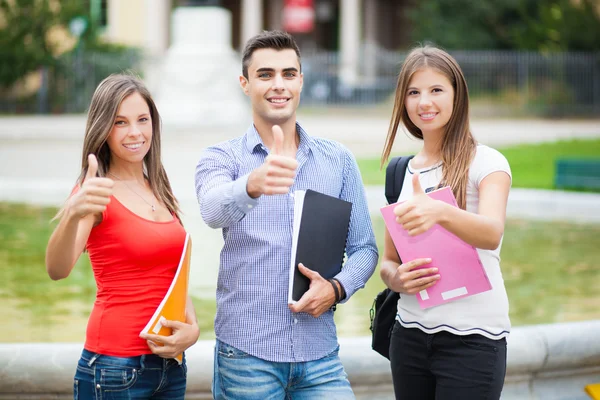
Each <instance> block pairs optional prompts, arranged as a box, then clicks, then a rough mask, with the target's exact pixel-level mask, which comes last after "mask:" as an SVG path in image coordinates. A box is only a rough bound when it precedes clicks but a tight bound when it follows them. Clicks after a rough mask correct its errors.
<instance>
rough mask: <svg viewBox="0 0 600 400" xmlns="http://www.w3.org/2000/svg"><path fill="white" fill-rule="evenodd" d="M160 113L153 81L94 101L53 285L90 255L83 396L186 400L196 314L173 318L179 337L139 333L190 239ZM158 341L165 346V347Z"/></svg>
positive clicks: (124, 84) (106, 84)
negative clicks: (164, 154) (168, 167)
mask: <svg viewBox="0 0 600 400" xmlns="http://www.w3.org/2000/svg"><path fill="white" fill-rule="evenodd" d="M160 128H161V126H160V116H159V114H158V110H157V109H156V106H155V104H154V101H153V100H152V97H151V96H150V93H149V92H148V90H147V89H146V87H145V86H144V84H143V83H142V82H141V81H139V80H138V79H136V78H134V77H132V76H128V75H111V76H109V77H108V78H106V79H105V80H104V81H102V82H101V83H100V84H99V85H98V87H97V88H96V91H95V93H94V95H93V97H92V102H91V104H90V108H89V112H88V119H87V125H86V131H85V138H84V143H83V156H82V168H81V173H80V175H79V179H78V181H77V185H76V187H75V189H74V190H73V193H72V194H71V196H70V197H69V198H68V200H67V202H66V204H65V207H64V208H63V209H62V210H61V211H60V212H59V214H58V215H57V218H60V222H59V224H58V226H57V227H56V229H55V230H54V232H53V233H52V236H51V237H50V240H49V242H48V248H47V251H46V269H47V271H48V274H49V275H50V278H52V279H53V280H58V279H64V278H66V277H68V276H69V273H70V272H71V270H72V269H73V267H74V265H75V263H76V261H77V259H78V258H79V256H80V255H81V254H82V253H83V251H84V250H87V251H88V254H89V257H90V261H91V264H92V269H93V271H94V277H95V279H96V285H97V293H96V301H95V302H94V308H93V310H92V313H91V315H90V319H89V322H88V327H87V334H86V341H85V345H84V349H83V353H82V356H81V358H80V360H79V363H78V365H77V372H76V374H75V381H74V399H106V398H110V399H133V398H135V399H169V400H173V399H183V398H184V394H185V388H186V375H187V366H186V363H185V357H184V359H183V363H182V364H181V365H180V364H179V363H178V362H177V361H175V360H174V359H173V357H175V356H176V355H178V354H181V353H182V352H183V351H184V350H186V349H187V348H189V347H190V346H191V345H193V344H194V343H195V342H196V341H197V340H198V336H199V329H198V323H197V320H196V315H195V310H194V307H193V305H192V302H191V300H190V299H188V302H187V309H186V322H185V323H183V322H178V321H165V322H164V323H163V325H165V326H167V327H170V328H172V329H173V335H172V336H169V337H160V336H156V335H146V334H140V332H141V331H142V329H143V328H144V327H145V325H146V323H147V322H148V321H149V320H150V318H151V317H152V316H153V314H154V311H155V310H156V308H157V307H158V305H159V304H160V302H161V300H162V299H163V297H164V295H165V294H166V293H167V290H168V289H169V286H170V284H171V281H172V279H173V277H174V275H175V272H176V270H177V267H178V264H179V260H180V257H181V253H182V250H183V248H184V244H185V240H186V232H185V230H184V229H183V226H182V224H181V221H180V218H179V205H178V203H177V200H176V199H175V197H174V196H173V192H172V190H171V185H170V183H169V180H168V178H167V175H166V173H165V170H164V168H163V165H162V163H161V142H160ZM155 342H160V343H161V344H162V346H161V345H157V344H156V343H155Z"/></svg>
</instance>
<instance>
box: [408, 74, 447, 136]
mask: <svg viewBox="0 0 600 400" xmlns="http://www.w3.org/2000/svg"><path fill="white" fill-rule="evenodd" d="M404 105H405V107H406V111H407V113H408V117H409V118H410V120H411V121H412V123H413V124H415V125H416V126H417V128H419V129H420V130H421V132H422V133H423V135H424V136H426V135H443V134H444V128H445V127H446V124H447V123H448V121H449V120H450V117H451V116H452V111H453V108H454V88H453V87H452V83H451V82H450V81H449V80H448V78H447V77H446V76H445V75H443V74H441V73H439V72H438V71H436V70H434V69H431V68H425V69H420V70H418V71H416V72H415V73H414V74H413V76H412V77H411V79H410V81H409V83H408V88H407V90H406V98H405V100H404Z"/></svg>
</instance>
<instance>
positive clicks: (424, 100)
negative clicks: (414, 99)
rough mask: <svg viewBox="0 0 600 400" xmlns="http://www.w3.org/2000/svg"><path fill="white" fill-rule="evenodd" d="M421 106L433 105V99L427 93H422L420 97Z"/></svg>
mask: <svg viewBox="0 0 600 400" xmlns="http://www.w3.org/2000/svg"><path fill="white" fill-rule="evenodd" d="M419 107H421V108H429V107H431V99H430V98H429V96H427V95H426V94H422V95H421V97H420V98H419Z"/></svg>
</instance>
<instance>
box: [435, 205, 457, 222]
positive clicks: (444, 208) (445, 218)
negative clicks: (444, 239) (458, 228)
mask: <svg viewBox="0 0 600 400" xmlns="http://www.w3.org/2000/svg"><path fill="white" fill-rule="evenodd" d="M435 202H436V208H437V209H436V222H437V223H438V224H440V225H441V226H442V227H444V228H445V227H446V226H447V224H448V223H449V222H450V219H451V218H450V215H449V214H450V213H451V212H452V209H453V208H454V207H452V206H451V205H449V204H447V203H444V202H443V201H441V200H435Z"/></svg>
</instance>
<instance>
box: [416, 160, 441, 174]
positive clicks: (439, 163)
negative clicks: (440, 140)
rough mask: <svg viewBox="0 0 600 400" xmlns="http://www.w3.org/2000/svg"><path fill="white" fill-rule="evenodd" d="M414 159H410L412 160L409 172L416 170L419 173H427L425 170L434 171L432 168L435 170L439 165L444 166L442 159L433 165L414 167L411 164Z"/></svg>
mask: <svg viewBox="0 0 600 400" xmlns="http://www.w3.org/2000/svg"><path fill="white" fill-rule="evenodd" d="M412 161H413V160H410V161H409V162H408V172H410V173H411V174H414V173H415V172H418V173H419V174H422V173H425V172H429V171H432V170H434V169H437V168H439V167H441V166H442V161H441V160H440V161H438V162H436V163H435V164H433V165H430V166H428V167H424V168H414V167H413V166H412V165H411V163H412Z"/></svg>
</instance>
